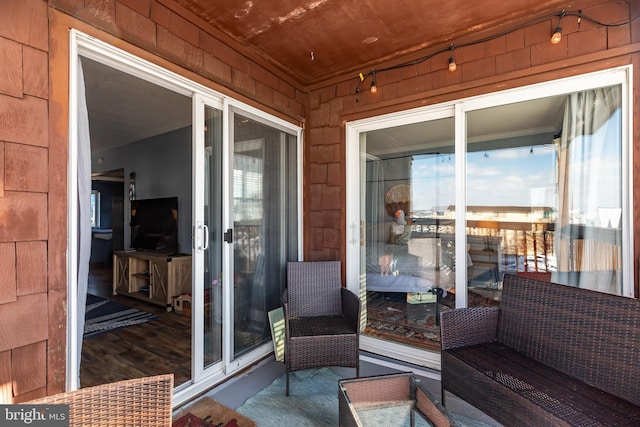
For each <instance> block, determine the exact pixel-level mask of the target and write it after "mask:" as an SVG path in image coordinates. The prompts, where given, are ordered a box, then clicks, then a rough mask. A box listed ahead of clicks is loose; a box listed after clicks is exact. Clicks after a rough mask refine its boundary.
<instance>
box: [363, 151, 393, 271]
mask: <svg viewBox="0 0 640 427" xmlns="http://www.w3.org/2000/svg"><path fill="white" fill-rule="evenodd" d="M366 165H367V173H366V176H367V182H366V193H365V194H366V208H365V216H366V218H365V222H366V224H367V234H366V238H367V240H366V250H367V252H368V255H369V256H367V260H368V261H369V262H375V261H377V260H378V259H379V258H380V256H381V255H384V253H385V252H384V244H385V243H386V242H387V240H388V238H389V233H388V230H387V226H386V224H387V221H388V215H387V212H386V210H385V200H384V193H385V181H384V166H383V162H382V160H380V159H377V158H373V157H370V158H368V159H367V162H366Z"/></svg>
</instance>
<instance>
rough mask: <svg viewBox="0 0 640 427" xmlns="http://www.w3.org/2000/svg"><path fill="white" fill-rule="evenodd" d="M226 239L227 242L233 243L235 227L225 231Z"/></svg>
mask: <svg viewBox="0 0 640 427" xmlns="http://www.w3.org/2000/svg"><path fill="white" fill-rule="evenodd" d="M223 238H224V241H225V242H227V243H233V229H232V228H229V229H227V231H225V232H224V236H223Z"/></svg>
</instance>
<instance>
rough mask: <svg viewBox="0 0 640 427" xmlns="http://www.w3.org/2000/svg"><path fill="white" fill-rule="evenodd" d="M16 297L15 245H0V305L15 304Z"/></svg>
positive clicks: (10, 243)
mask: <svg viewBox="0 0 640 427" xmlns="http://www.w3.org/2000/svg"><path fill="white" fill-rule="evenodd" d="M17 297H18V295H17V285H16V245H15V243H13V242H9V243H0V304H6V303H8V302H15V301H16V299H17Z"/></svg>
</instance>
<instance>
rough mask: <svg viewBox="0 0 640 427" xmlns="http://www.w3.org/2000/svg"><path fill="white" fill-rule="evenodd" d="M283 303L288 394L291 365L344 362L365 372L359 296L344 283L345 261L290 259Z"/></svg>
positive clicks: (304, 365) (330, 364)
mask: <svg viewBox="0 0 640 427" xmlns="http://www.w3.org/2000/svg"><path fill="white" fill-rule="evenodd" d="M282 305H283V307H284V316H285V346H284V352H285V354H284V360H285V366H286V395H287V396H288V395H289V374H290V373H291V372H292V371H297V370H301V369H309V368H315V367H321V366H343V367H350V368H356V376H360V357H359V354H358V347H359V339H360V327H359V320H360V300H359V299H358V297H357V296H356V295H355V294H354V293H353V292H351V291H349V290H347V289H346V288H343V287H342V279H341V273H340V261H316V262H290V263H288V265H287V290H286V291H285V293H284V294H283V296H282Z"/></svg>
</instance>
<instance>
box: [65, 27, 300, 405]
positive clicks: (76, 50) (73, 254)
mask: <svg viewBox="0 0 640 427" xmlns="http://www.w3.org/2000/svg"><path fill="white" fill-rule="evenodd" d="M69 44H70V46H69V163H68V178H67V179H68V182H67V184H68V218H67V219H68V223H67V226H68V238H67V348H66V355H67V358H66V359H67V360H66V389H67V390H68V391H71V390H75V389H77V388H78V387H79V384H78V377H79V375H78V374H79V368H80V360H78V356H77V354H78V351H77V350H78V348H79V345H80V338H81V337H80V336H79V331H77V330H76V329H77V328H76V325H77V322H76V321H77V313H78V301H77V287H78V277H77V268H76V266H77V263H78V247H77V242H76V238H75V236H77V234H78V226H77V220H78V213H77V212H78V203H77V200H76V198H75V196H72V195H75V193H76V191H77V179H78V176H77V166H78V158H77V149H78V141H77V132H76V131H75V129H77V123H78V115H77V96H78V58H79V56H83V57H87V58H90V59H93V60H95V61H98V62H101V63H103V64H105V65H107V66H110V67H113V68H116V69H118V70H121V71H124V72H127V73H129V74H132V75H134V76H136V77H139V78H141V79H143V80H147V81H150V82H152V83H155V84H157V85H159V86H162V87H164V88H167V89H169V90H172V91H175V92H177V93H180V94H182V95H185V96H189V97H192V99H193V104H192V105H193V118H192V120H193V161H192V164H193V190H192V191H193V195H192V196H193V206H194V208H193V218H192V224H194V229H193V230H194V239H193V246H194V247H193V248H192V249H193V254H192V259H193V263H192V264H193V267H192V277H193V279H192V280H193V283H195V281H196V280H197V278H198V277H203V271H204V269H203V265H204V260H203V255H202V250H198V245H199V244H200V243H201V242H202V239H203V233H202V227H201V226H202V225H203V224H204V217H203V206H204V191H203V188H204V107H205V105H208V106H210V107H213V108H216V109H220V110H222V111H223V156H226V157H224V159H225V160H224V161H223V165H224V168H225V170H224V172H223V177H224V178H223V198H224V200H229V197H230V193H229V189H230V181H229V179H228V177H229V174H230V173H232V172H233V171H229V161H228V159H229V158H230V157H228V156H229V151H230V150H229V144H230V142H229V140H228V135H229V132H228V129H225V127H227V124H226V123H228V117H229V114H230V113H229V111H230V108H231V106H234V107H235V108H238V109H240V110H242V111H247V112H249V113H251V114H253V115H255V116H257V117H260V118H261V119H262V120H265V121H267V122H269V123H272V124H275V125H277V126H279V127H281V128H285V129H287V130H288V131H289V132H290V133H294V134H295V135H296V136H297V139H298V145H297V151H298V159H297V162H298V163H297V168H298V188H297V194H298V200H299V201H300V202H299V208H298V221H299V224H302V129H301V128H300V126H296V125H294V124H292V123H290V122H287V121H285V120H283V119H281V118H278V117H275V116H273V115H271V114H268V113H266V112H264V111H261V110H259V109H257V108H255V107H252V106H250V105H248V104H244V103H242V102H240V101H237V100H234V99H232V98H229V97H228V96H226V95H223V94H220V93H218V92H216V91H214V90H212V89H210V88H208V87H206V86H204V85H201V84H199V83H196V82H194V81H192V80H189V79H187V78H186V77H183V76H180V75H179V74H176V73H174V72H171V71H169V70H167V69H164V68H162V67H160V66H158V65H156V64H153V63H151V62H149V61H146V60H144V59H142V58H139V57H137V56H135V55H132V54H130V53H128V52H126V51H124V50H121V49H119V48H116V47H114V46H112V45H109V44H107V43H105V42H103V41H101V40H99V39H96V38H95V37H92V36H89V35H87V34H84V33H82V32H79V31H77V30H75V29H72V30H71V31H70V36H69ZM225 204H226V205H227V208H225V209H223V212H224V214H223V222H224V224H223V226H224V227H228V225H229V220H230V218H231V217H230V214H229V209H230V208H229V206H232V204H229V203H225ZM299 230H300V231H299V236H298V237H299V239H298V242H299V247H298V253H299V255H300V256H301V254H302V225H300V227H299ZM228 246H230V245H224V248H223V260H224V261H223V268H231V269H232V268H233V260H232V251H231V250H230V248H228ZM227 271H232V270H227ZM198 275H199V276H198ZM224 276H225V277H224V278H223V286H226V287H229V286H232V285H233V283H232V277H233V275H232V274H225V275H224ZM224 294H225V295H226V294H228V292H225V293H224ZM193 297H194V305H193V311H192V322H193V334H192V354H194V355H195V356H194V357H192V362H191V363H192V378H191V381H190V382H187V383H186V384H184V385H182V386H180V387H178V388H177V389H176V390H175V392H174V398H173V403H174V405H180V404H182V403H183V402H186V401H187V400H189V399H191V398H192V397H194V396H196V395H198V394H200V393H202V392H204V391H206V390H207V389H209V388H211V387H212V386H213V385H215V384H216V383H218V382H221V381H223V380H224V379H226V378H228V377H229V376H231V375H232V374H233V373H235V372H236V371H238V370H240V369H244V368H245V367H247V366H248V365H249V364H251V363H255V362H256V361H258V360H260V359H261V358H262V357H264V356H265V355H267V354H268V353H269V352H271V351H273V346H272V345H271V344H270V343H267V344H265V345H263V346H260V347H259V348H258V349H256V350H254V351H252V352H250V353H248V354H246V355H244V356H243V357H241V358H238V359H236V360H231V359H225V354H223V361H222V363H219V364H215V365H214V366H212V367H210V368H207V369H203V338H202V337H203V331H204V313H203V312H202V310H203V304H198V303H197V302H198V301H203V299H204V292H203V290H202V289H201V288H199V287H198V286H194V289H193ZM229 304H230V301H226V302H225V305H224V308H223V310H224V311H225V312H226V314H225V318H224V320H223V322H225V323H224V324H227V325H229V324H230V325H232V324H233V322H232V321H231V323H229V319H231V314H230V313H231V311H230V310H229V306H230V305H229ZM226 335H227V336H226V337H225V338H224V339H223V348H224V346H226V347H229V344H230V337H229V334H228V333H226ZM198 337H200V338H198ZM227 356H228V355H227Z"/></svg>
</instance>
